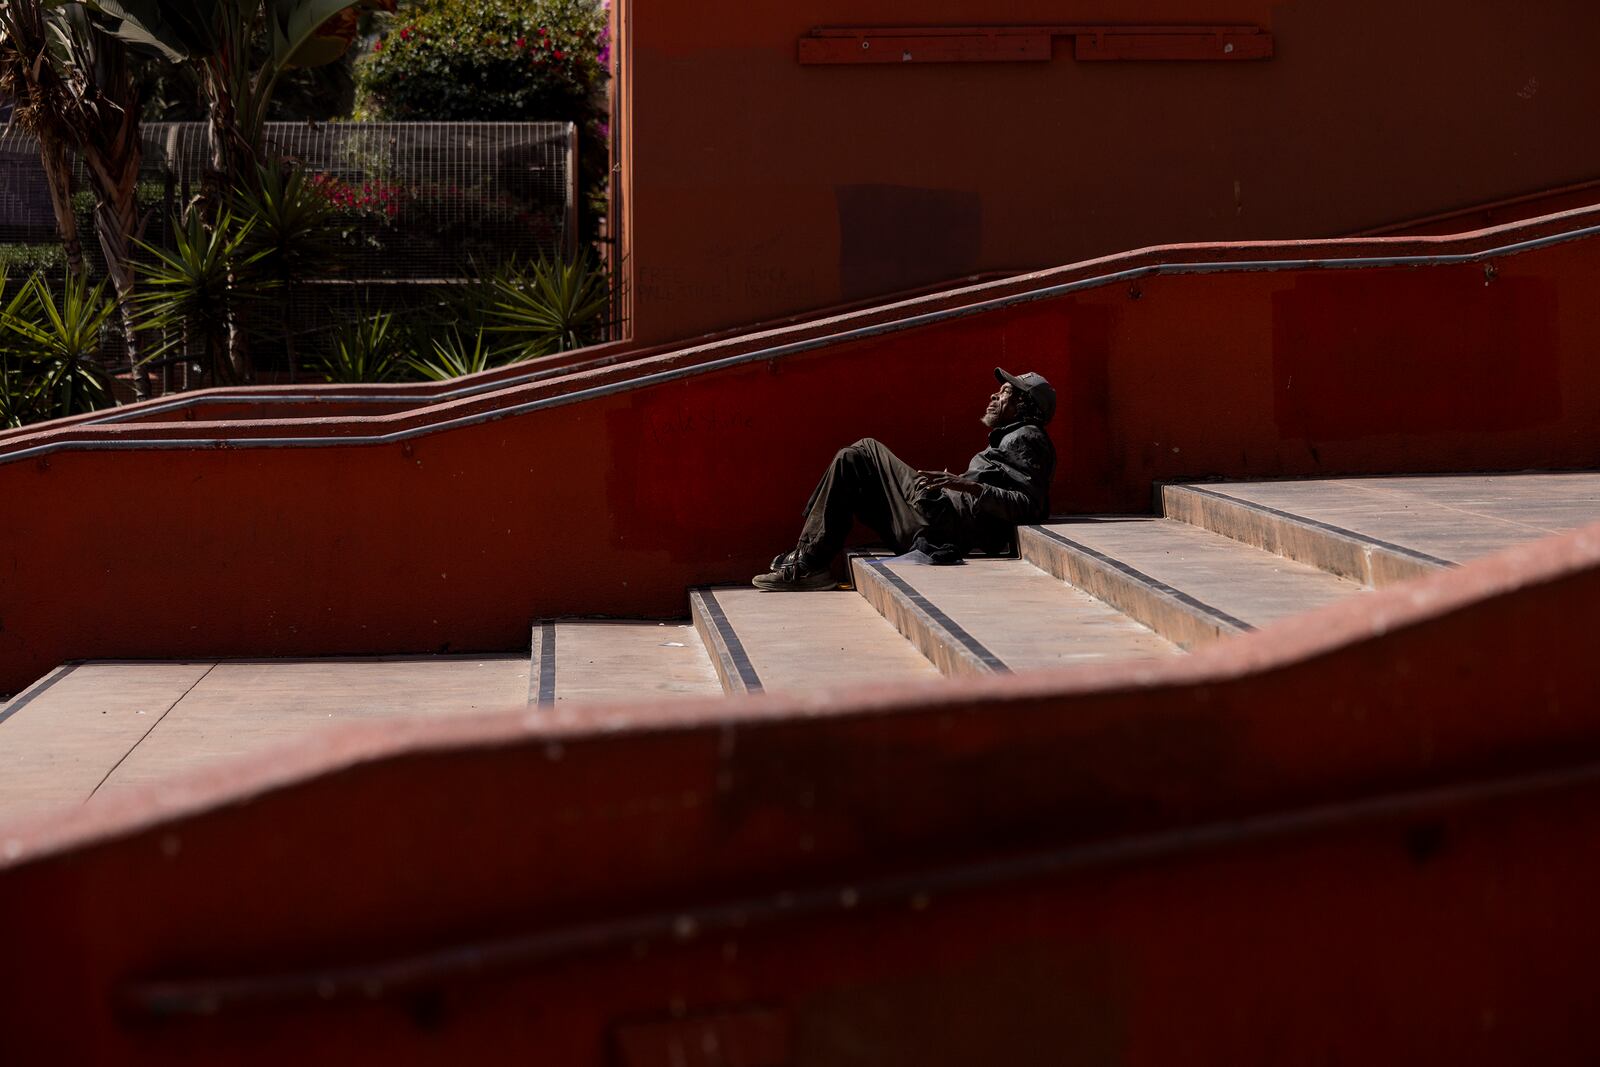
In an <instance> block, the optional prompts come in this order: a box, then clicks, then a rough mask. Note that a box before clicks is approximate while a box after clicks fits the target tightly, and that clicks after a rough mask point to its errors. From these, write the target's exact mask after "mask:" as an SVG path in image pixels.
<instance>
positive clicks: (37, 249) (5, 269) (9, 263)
mask: <svg viewBox="0 0 1600 1067" xmlns="http://www.w3.org/2000/svg"><path fill="white" fill-rule="evenodd" d="M66 269H67V253H66V250H65V249H63V248H62V247H61V246H60V245H59V244H45V245H0V273H4V274H8V275H10V276H11V277H13V278H18V277H22V278H25V277H27V276H28V275H30V274H57V275H59V274H62V273H63V272H65V271H66Z"/></svg>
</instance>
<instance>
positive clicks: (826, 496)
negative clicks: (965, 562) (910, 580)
mask: <svg viewBox="0 0 1600 1067" xmlns="http://www.w3.org/2000/svg"><path fill="white" fill-rule="evenodd" d="M916 483H917V472H916V470H915V469H913V468H912V467H910V466H908V465H907V464H906V463H905V462H903V461H902V460H901V459H900V457H898V456H896V455H895V454H894V453H893V452H890V451H889V450H888V449H887V448H885V447H884V446H883V445H882V443H880V442H878V441H874V440H873V439H872V438H870V437H869V438H866V439H865V440H862V441H857V442H856V443H855V444H853V445H851V446H850V447H848V448H841V449H840V450H839V452H838V454H837V455H835V456H834V457H833V463H832V464H831V465H829V467H828V471H827V473H826V474H824V475H823V476H822V481H821V482H819V483H817V488H816V491H815V492H814V493H812V494H811V499H810V501H808V502H807V504H806V511H805V516H806V522H805V527H804V528H803V529H802V530H801V532H800V548H801V549H802V550H803V551H804V552H805V554H806V556H807V557H808V558H809V559H811V560H812V561H814V562H815V563H818V564H824V563H827V562H828V561H829V560H831V559H833V557H834V556H836V555H838V554H839V552H840V551H841V550H842V549H843V548H844V542H845V538H846V537H848V536H849V535H850V528H851V527H852V526H853V525H854V523H855V520H856V519H860V520H861V521H862V522H863V523H865V524H866V525H867V526H870V527H871V528H872V529H873V531H875V532H876V533H877V535H878V536H879V537H881V538H883V539H884V540H885V541H887V542H889V543H890V544H891V545H893V546H894V548H895V550H896V551H897V552H904V551H906V550H907V549H909V548H910V547H911V543H912V542H913V541H915V540H916V539H917V536H918V535H919V534H925V535H926V536H927V537H928V538H929V539H936V538H937V537H938V536H939V535H941V534H943V533H944V532H945V530H946V529H947V528H948V526H949V525H950V521H949V519H950V515H949V513H950V511H951V507H950V502H949V501H948V500H946V499H944V494H943V493H941V492H939V491H937V490H918V489H917V485H916Z"/></svg>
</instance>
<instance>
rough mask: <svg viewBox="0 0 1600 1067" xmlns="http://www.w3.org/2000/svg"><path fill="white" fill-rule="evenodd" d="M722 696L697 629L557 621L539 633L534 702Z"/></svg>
mask: <svg viewBox="0 0 1600 1067" xmlns="http://www.w3.org/2000/svg"><path fill="white" fill-rule="evenodd" d="M721 692H722V687H721V686H720V685H719V684H718V683H717V673H716V671H715V670H714V669H713V667H712V664H711V657H710V656H708V655H707V654H706V647H705V645H703V644H702V643H701V641H700V635H699V634H697V633H696V632H695V628H694V627H693V626H689V625H686V624H684V623H656V622H611V621H601V620H589V619H581V620H580V619H554V620H546V621H544V622H541V623H539V624H537V625H535V626H534V628H533V659H532V669H531V670H530V672H529V697H530V700H529V703H531V704H536V705H540V706H550V705H553V704H561V703H568V702H573V701H584V702H591V703H592V702H594V701H602V700H639V699H645V698H659V697H679V696H711V695H718V694H720V693H721Z"/></svg>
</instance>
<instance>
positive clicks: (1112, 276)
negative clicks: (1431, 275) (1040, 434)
mask: <svg viewBox="0 0 1600 1067" xmlns="http://www.w3.org/2000/svg"><path fill="white" fill-rule="evenodd" d="M1596 235H1600V225H1596V226H1585V227H1583V228H1581V229H1577V230H1569V231H1564V232H1562V233H1556V234H1547V235H1545V236H1543V237H1537V238H1531V239H1529V240H1526V241H1518V242H1514V243H1512V244H1508V245H1501V246H1499V247H1496V248H1488V249H1482V250H1479V251H1476V252H1461V253H1454V254H1444V255H1412V256H1359V257H1351V258H1336V259H1265V260H1238V261H1234V262H1210V263H1192V262H1179V263H1152V264H1146V265H1145V266H1142V267H1132V268H1129V269H1126V270H1121V271H1114V272H1111V273H1108V274H1101V275H1096V276H1094V277H1091V278H1081V279H1079V280H1077V281H1072V282H1064V283H1061V284H1059V285H1051V286H1046V287H1044V288H1042V289H1032V290H1028V291H1026V292H1022V293H1011V294H1008V295H1005V296H1000V297H994V298H992V299H989V300H981V301H978V302H976V303H973V304H964V305H962V306H960V307H954V308H942V309H940V310H938V311H930V312H924V313H923V314H920V315H912V316H909V317H907V318H903V319H895V320H892V321H890V322H881V323H874V324H872V325H870V326H862V327H858V328H856V329H853V330H843V331H840V332H838V333H832V334H825V335H823V336H820V337H813V338H807V339H806V340H803V341H793V342H790V343H788V344H780V345H774V346H772V347H770V348H760V349H755V350H753V351H750V352H741V353H738V354H736V355H732V356H726V357H723V358H722V359H713V360H708V361H707V362H705V363H697V364H694V365H692V366H688V367H675V368H673V369H671V370H665V371H659V372H657V373H654V374H645V375H640V376H639V377H636V378H628V379H625V380H623V381H619V382H609V383H607V384H605V385H598V386H594V387H591V388H588V389H578V390H575V391H573V392H570V393H564V394H562V395H560V396H552V397H543V398H541V399H538V400H531V401H528V402H527V403H523V404H514V405H510V406H508V407H504V408H496V409H494V410H491V411H483V412H477V413H475V414H471V415H463V416H460V417H458V418H454V419H446V420H444V421H442V422H437V423H428V424H426V425H423V426H415V427H410V428H408V429H404V430H394V431H391V432H389V433H379V434H368V435H360V436H357V435H346V436H335V437H253V438H252V437H238V438H228V437H218V438H196V437H189V438H170V439H160V440H148V441H121V440H101V441H93V440H91V441H59V442H50V443H45V444H40V445H35V446H33V447H31V448H25V449H22V450H20V451H17V452H12V453H8V454H0V465H3V464H8V463H16V462H18V461H21V460H25V459H37V458H40V457H43V456H48V455H51V454H53V453H55V452H60V451H66V450H73V451H146V450H161V451H171V450H177V449H196V450H199V449H232V448H334V447H337V448H348V447H365V446H369V445H380V444H394V443H399V442H403V441H409V440H412V439H413V438H417V437H422V436H426V435H429V434H433V433H438V432H442V431H445V430H456V429H463V428H465V427H469V426H478V425H483V424H485V423H489V422H495V421H498V420H500V419H507V418H514V417H517V416H520V415H526V414H530V413H532V412H534V411H542V410H546V409H551V408H557V407H563V406H565V405H568V404H576V403H581V402H582V401H585V400H594V399H598V398H600V397H605V396H611V395H613V394H616V393H621V392H626V391H628V390H632V389H642V388H647V387H649V386H652V385H661V384H664V383H666V382H671V381H679V380H682V379H685V378H692V377H697V376H699V375H701V374H709V373H711V372H713V371H718V370H724V369H726V368H729V367H736V366H741V365H743V364H746V363H757V362H764V361H768V360H773V359H779V358H782V357H785V356H793V355H799V354H802V353H805V352H811V351H815V350H817V349H819V348H825V347H828V346H831V345H837V344H847V343H850V342H852V341H860V340H866V339H868V338H873V337H881V336H884V335H887V334H892V333H900V332H902V331H905V330H914V329H920V328H921V327H923V326H931V325H934V324H936V323H942V322H950V321H954V320H957V319H963V318H970V317H972V316H974V315H981V314H984V313H986V312H990V311H1001V310H1004V309H1006V308H1011V307H1020V306H1023V305H1026V304H1032V303H1037V302H1039V301H1041V300H1052V299H1055V298H1056V297H1061V296H1066V295H1069V294H1071V293H1077V292H1082V291H1084V290H1087V289H1097V288H1100V287H1102V286H1106V285H1116V284H1120V283H1124V282H1130V281H1137V280H1140V279H1143V278H1151V277H1157V276H1164V275H1173V276H1183V275H1190V274H1245V273H1278V272H1282V271H1301V270H1357V269H1376V268H1385V267H1444V266H1455V265H1459V264H1464V263H1481V262H1484V261H1485V260H1490V259H1503V258H1506V257H1508V256H1515V255H1520V254H1522V253H1525V252H1533V251H1537V250H1539V249H1543V248H1550V247H1552V246H1555V245H1561V244H1567V243H1569V242H1572V241H1578V240H1582V239H1584V238H1586V237H1593V236H1596ZM563 370H570V368H563ZM501 387H502V388H503V387H504V386H503V385H502V386H501ZM91 425H95V424H91Z"/></svg>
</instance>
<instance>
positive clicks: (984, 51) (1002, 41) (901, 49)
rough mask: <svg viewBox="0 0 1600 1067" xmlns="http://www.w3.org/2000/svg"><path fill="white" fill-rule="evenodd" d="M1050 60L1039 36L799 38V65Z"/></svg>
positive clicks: (1044, 38)
mask: <svg viewBox="0 0 1600 1067" xmlns="http://www.w3.org/2000/svg"><path fill="white" fill-rule="evenodd" d="M1049 59H1050V37H1049V35H1048V34H1043V33H1030V34H988V33H975V34H969V35H960V36H956V35H951V36H941V37H890V36H880V35H877V34H871V35H868V34H863V35H862V36H860V37H859V38H851V37H802V38H800V62H801V63H806V64H841V63H1040V62H1046V61H1048V60H1049Z"/></svg>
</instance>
